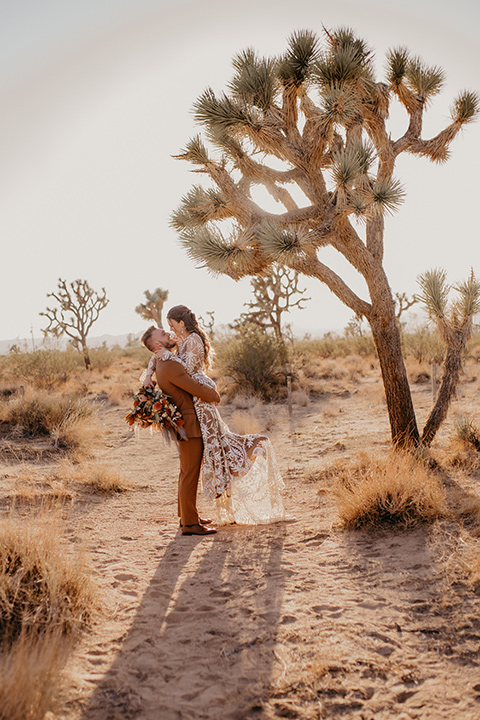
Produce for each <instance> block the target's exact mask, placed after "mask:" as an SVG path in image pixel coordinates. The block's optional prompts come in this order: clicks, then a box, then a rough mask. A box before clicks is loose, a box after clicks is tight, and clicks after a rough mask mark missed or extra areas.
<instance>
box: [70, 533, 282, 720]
mask: <svg viewBox="0 0 480 720" xmlns="http://www.w3.org/2000/svg"><path fill="white" fill-rule="evenodd" d="M285 534H286V526H285V524H282V523H278V524H275V525H266V526H260V527H258V526H257V527H239V526H228V527H224V528H220V530H219V532H218V534H217V535H215V536H212V537H211V538H198V537H195V536H192V537H182V536H180V535H179V536H178V537H176V538H175V540H173V541H172V542H171V543H170V544H169V545H168V546H167V548H166V550H165V553H164V555H163V557H162V559H161V561H160V563H159V565H158V568H157V570H156V572H155V575H154V576H153V577H152V579H151V582H150V585H149V587H148V589H147V590H146V592H145V594H144V596H143V598H142V601H141V604H140V606H139V607H138V610H137V613H136V616H135V618H134V620H133V623H132V625H131V627H130V629H129V631H128V633H127V635H126V636H125V639H124V642H123V645H122V648H121V650H120V651H119V653H118V655H117V657H116V659H115V661H114V662H113V664H112V666H111V667H110V669H109V670H108V672H107V673H106V674H105V676H104V677H103V678H102V679H101V681H100V682H99V684H98V686H97V688H96V690H95V691H94V692H93V694H92V695H91V697H90V698H89V700H88V702H87V706H86V709H85V710H84V713H83V715H82V717H84V718H85V720H87V719H88V720H117V719H118V720H120V718H122V720H127V719H128V718H138V717H141V718H142V720H143V719H145V720H149V719H150V718H151V719H152V720H153V719H155V720H159V718H161V720H173V719H180V718H187V717H188V718H195V719H197V718H198V719H200V718H209V719H210V718H217V717H218V718H243V717H245V714H246V713H247V712H248V711H249V710H250V709H251V708H252V707H253V706H256V705H258V703H261V697H262V695H264V693H265V690H266V689H267V688H268V687H269V686H270V684H271V680H272V671H273V664H274V660H275V654H274V646H275V642H276V635H277V630H278V624H279V618H280V612H281V604H282V597H283V590H284V579H285V573H286V570H285V569H284V568H283V567H282V551H283V544H284V537H285Z"/></svg>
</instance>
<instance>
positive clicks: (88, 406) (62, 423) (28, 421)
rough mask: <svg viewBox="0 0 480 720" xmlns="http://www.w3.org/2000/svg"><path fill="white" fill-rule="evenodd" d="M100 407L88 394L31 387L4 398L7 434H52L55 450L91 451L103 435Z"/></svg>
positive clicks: (1, 408)
mask: <svg viewBox="0 0 480 720" xmlns="http://www.w3.org/2000/svg"><path fill="white" fill-rule="evenodd" d="M96 415H97V409H96V407H95V406H94V405H92V403H90V402H88V401H87V400H85V399H84V398H78V397H70V396H68V395H52V394H49V393H46V392H45V391H35V390H28V391H27V392H26V393H25V395H23V396H18V397H13V398H11V399H9V400H6V401H0V423H1V424H2V426H3V427H2V430H3V434H4V435H6V436H7V438H8V437H9V436H10V437H16V438H18V437H19V436H20V437H22V438H24V439H25V438H26V439H29V440H33V439H39V438H43V439H45V438H48V439H50V440H51V441H52V444H53V448H54V449H55V450H59V451H61V450H64V451H67V452H73V451H75V452H79V451H83V452H89V451H90V450H91V447H92V445H93V444H95V442H96V440H97V439H98V436H99V426H98V423H97V422H96Z"/></svg>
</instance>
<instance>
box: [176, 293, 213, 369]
mask: <svg viewBox="0 0 480 720" xmlns="http://www.w3.org/2000/svg"><path fill="white" fill-rule="evenodd" d="M167 320H175V321H176V322H180V320H183V322H184V323H185V330H187V332H190V333H196V334H197V335H198V336H199V337H200V339H201V341H202V343H203V349H204V351H205V359H204V363H205V368H206V369H207V370H208V369H209V368H210V367H211V365H212V358H213V355H214V351H213V348H212V343H211V342H210V338H209V337H208V335H207V333H206V332H205V330H204V329H203V328H202V327H201V326H200V325H199V324H198V320H197V318H196V316H195V313H193V312H192V311H191V310H190V308H188V307H187V306H186V305H174V306H173V307H172V308H170V310H169V311H168V313H167Z"/></svg>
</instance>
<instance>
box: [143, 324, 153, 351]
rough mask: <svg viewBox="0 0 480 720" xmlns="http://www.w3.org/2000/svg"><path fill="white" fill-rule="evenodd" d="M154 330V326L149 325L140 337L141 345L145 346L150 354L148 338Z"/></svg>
mask: <svg viewBox="0 0 480 720" xmlns="http://www.w3.org/2000/svg"><path fill="white" fill-rule="evenodd" d="M156 329H157V328H156V327H155V325H150V327H149V328H147V329H146V330H145V332H144V333H143V335H142V339H141V340H140V342H141V343H142V345H145V347H146V348H148V350H150V352H152V348H151V347H150V338H151V336H152V333H153V332H154V331H155V330H156Z"/></svg>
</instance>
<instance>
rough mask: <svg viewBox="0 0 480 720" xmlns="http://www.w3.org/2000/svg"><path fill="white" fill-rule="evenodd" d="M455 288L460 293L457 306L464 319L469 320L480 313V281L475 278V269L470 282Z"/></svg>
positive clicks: (469, 279)
mask: <svg viewBox="0 0 480 720" xmlns="http://www.w3.org/2000/svg"><path fill="white" fill-rule="evenodd" d="M454 288H455V290H457V291H458V292H459V293H460V299H459V300H458V301H457V303H456V306H457V309H458V311H459V312H460V314H461V316H462V318H463V319H465V320H467V319H469V318H471V317H473V315H476V313H478V312H480V281H479V280H477V278H476V277H475V274H474V272H473V269H472V270H471V271H470V276H469V278H468V280H464V281H463V282H462V283H458V284H457V285H454Z"/></svg>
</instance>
